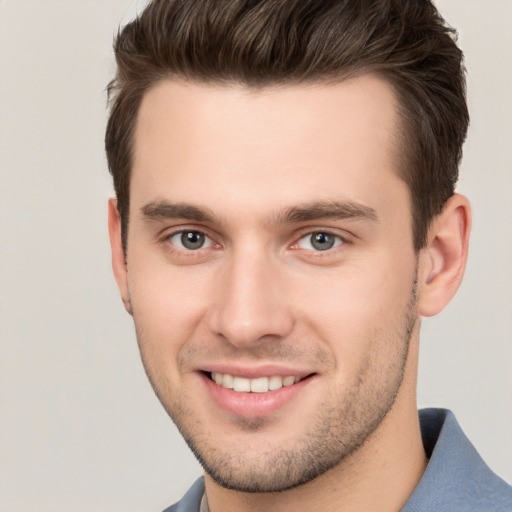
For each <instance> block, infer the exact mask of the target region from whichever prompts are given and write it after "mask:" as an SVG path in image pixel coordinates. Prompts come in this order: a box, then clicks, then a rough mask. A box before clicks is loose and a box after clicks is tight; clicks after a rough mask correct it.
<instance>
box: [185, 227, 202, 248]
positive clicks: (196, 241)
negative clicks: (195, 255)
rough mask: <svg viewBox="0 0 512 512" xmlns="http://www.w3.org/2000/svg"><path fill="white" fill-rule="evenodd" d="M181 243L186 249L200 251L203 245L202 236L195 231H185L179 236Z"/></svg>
mask: <svg viewBox="0 0 512 512" xmlns="http://www.w3.org/2000/svg"><path fill="white" fill-rule="evenodd" d="M181 243H182V244H183V247H186V248H187V249H200V248H201V247H202V246H203V244H204V235H203V234H202V233H199V232H197V231H185V232H184V233H182V234H181Z"/></svg>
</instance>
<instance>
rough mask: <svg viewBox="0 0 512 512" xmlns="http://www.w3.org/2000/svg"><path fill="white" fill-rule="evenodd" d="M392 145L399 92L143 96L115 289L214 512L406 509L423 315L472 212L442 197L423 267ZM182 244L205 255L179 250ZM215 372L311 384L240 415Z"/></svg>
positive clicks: (367, 86) (164, 91) (163, 86)
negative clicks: (202, 475)
mask: <svg viewBox="0 0 512 512" xmlns="http://www.w3.org/2000/svg"><path fill="white" fill-rule="evenodd" d="M398 134H399V119H398V116H397V114H396V103H395V97H394V95H393V91H392V89H391V88H390V86H389V85H388V84H387V83H386V82H385V81H383V80H382V79H379V78H377V77H374V76H371V75H366V76H362V77H359V78H357V79H353V80H350V81H345V82H341V83H338V84H331V85H326V84H321V85H309V86H306V85H300V86H289V87H280V88H272V89H264V90H251V89H247V88H244V87H242V86H238V85H237V86H235V85H233V86H214V85H199V84H190V83H184V82H178V81H165V82H162V83H160V84H158V85H156V86H155V87H153V88H152V89H151V90H150V91H149V92H148V93H147V94H146V96H145V97H144V99H143V102H142V105H141V108H140V112H139V117H138V121H137V127H136V133H135V148H134V149H135V151H134V162H133V169H132V177H131V195H130V208H131V209H130V218H129V232H128V249H127V253H126V254H124V253H123V250H122V247H121V236H120V221H119V218H118V215H117V210H116V204H115V200H112V201H111V202H110V206H109V227H110V235H111V242H112V250H113V267H114V273H115V275H116V279H117V282H118V285H119V289H120V292H121V297H122V299H123V301H124V303H125V307H126V308H127V310H128V311H129V312H130V313H131V314H133V317H134V321H135V326H136V330H137V338H138V343H139V347H140V351H141V355H142V360H143V363H144V366H145V369H146V372H147V374H148V377H149V379H150V381H151V383H152V385H153V388H154V389H155V392H156V394H157V395H158V397H159V399H160V401H161V402H162V404H163V406H164V407H165V408H166V410H167V411H168V413H169V414H170V416H171V417H172V419H173V420H174V422H175V423H176V424H177V426H178V428H179V429H180V431H181V433H182V434H183V435H184V437H185V439H186V440H187V441H188V443H189V445H190V446H191V448H192V449H193V450H194V452H195V453H196V455H197V456H198V457H199V459H200V460H201V461H202V463H203V465H204V467H205V468H206V488H207V497H208V503H209V506H210V510H211V511H212V512H217V511H220V510H223V511H226V510H227V511H230V510H233V511H234V510H238V511H240V510H242V511H243V510H264V509H265V510H266V509H268V508H270V507H272V509H273V510H297V509H304V508H306V507H307V508H308V509H311V510H323V511H329V510H380V511H383V510H390V511H391V510H398V509H400V508H401V507H402V506H403V504H404V503H405V502H406V501H407V498H408V497H409V495H410V494H411V493H412V491H413V489H414V487H415V486H416V484H417V482H418V481H419V479H420V478H421V474H422V472H423V470H424V468H425V464H426V459H425V454H424V452H423V447H422V442H421V435H420V431H419V425H418V418H417V408H416V399H415V388H416V372H417V355H418V341H419V324H420V316H421V315H432V314H436V313H437V312H439V311H440V310H441V309H442V308H443V307H444V306H445V305H446V304H447V302H448V301H449V300H450V298H451V297H452V296H453V294H454V293H455V291H456V289H457V287H458V285H459V283H460V280H461V278H462V274H463V270H464V265H465V260H466V254H467V240H468V233H469V205H468V203H467V200H466V199H465V198H463V197H462V196H459V195H455V196H454V197H453V198H452V199H450V200H449V201H448V202H447V204H446V206H445V209H444V211H443V213H442V214H441V215H440V216H439V217H438V218H436V219H435V221H434V222H433V224H432V227H431V229H430V233H429V240H428V243H427V246H426V247H425V248H424V249H423V250H422V251H420V253H419V254H417V253H416V252H415V251H414V249H413V244H412V228H411V214H410V199H409V192H408V189H407V186H406V185H405V183H404V182H403V181H402V180H401V179H400V178H399V176H398V167H397V166H398V165H399V164H398V163H399V161H400V158H399V145H398V143H397V140H398ZM183 232H188V233H190V232H193V233H201V234H204V235H205V236H206V238H205V244H204V245H203V246H202V247H200V248H198V249H193V250H191V249H187V248H186V247H185V246H184V245H183V243H182V237H181V234H182V233H183ZM312 233H314V234H315V233H316V234H319V233H328V234H330V235H331V236H333V237H334V238H333V240H334V241H335V244H334V246H333V247H332V248H330V249H328V250H318V249H316V248H315V247H314V246H313V245H311V234H312ZM193 236H196V235H193ZM212 370H213V371H220V372H222V373H236V372H238V374H239V375H240V376H255V375H256V374H257V376H259V375H260V374H265V373H267V374H268V375H275V374H278V375H279V374H281V375H282V374H283V373H286V372H290V374H292V375H295V374H300V375H301V376H308V378H307V379H305V380H304V381H303V382H301V383H300V386H297V385H296V386H297V387H296V388H293V389H294V390H295V391H294V392H293V393H292V394H291V395H290V397H289V398H287V399H286V400H284V402H283V403H282V404H280V405H279V406H278V407H275V408H273V409H269V410H268V411H267V410H266V409H265V405H264V406H263V408H262V409H254V410H256V411H258V413H257V414H256V413H255V414H252V413H250V412H249V413H248V412H247V410H246V409H243V410H242V409H240V411H239V413H237V411H238V409H237V404H236V403H235V402H234V401H233V400H235V399H234V398H232V395H229V394H228V398H227V402H229V403H230V404H231V405H233V404H234V405H233V408H232V409H229V410H226V408H225V407H223V406H222V405H219V403H218V402H217V401H216V399H215V398H214V395H212V392H211V390H212V389H216V388H212V386H215V384H213V383H211V382H210V381H209V379H208V377H206V376H205V373H206V372H209V371H212ZM231 393H233V392H231ZM270 491H280V492H270Z"/></svg>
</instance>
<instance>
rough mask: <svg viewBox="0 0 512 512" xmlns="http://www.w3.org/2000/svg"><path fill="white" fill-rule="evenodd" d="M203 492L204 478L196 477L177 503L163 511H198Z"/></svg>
mask: <svg viewBox="0 0 512 512" xmlns="http://www.w3.org/2000/svg"><path fill="white" fill-rule="evenodd" d="M203 494H204V478H203V477H201V478H198V479H197V480H196V481H195V482H194V485H192V487H191V488H190V489H189V490H188V491H187V493H186V494H185V496H183V498H181V500H180V501H178V503H175V504H174V505H171V506H170V507H168V508H166V509H165V510H164V511H163V512H199V508H200V506H201V498H202V497H203Z"/></svg>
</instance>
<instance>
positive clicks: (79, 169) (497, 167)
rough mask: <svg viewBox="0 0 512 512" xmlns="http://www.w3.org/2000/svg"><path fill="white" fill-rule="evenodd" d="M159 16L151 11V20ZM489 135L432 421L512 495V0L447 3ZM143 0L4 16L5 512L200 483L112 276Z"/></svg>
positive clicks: (428, 378)
mask: <svg viewBox="0 0 512 512" xmlns="http://www.w3.org/2000/svg"><path fill="white" fill-rule="evenodd" d="M142 5H143V2H142V1H141V2H139V3H138V8H140V7H141V6H142ZM438 5H439V7H440V10H441V12H442V13H443V14H444V16H445V17H446V19H447V20H448V21H449V22H450V23H452V24H453V25H454V26H456V27H458V28H459V31H460V43H461V45H462V47H463V49H464V50H465V52H466V59H467V67H468V70H469V84H468V86H469V101H470V108H471V113H472V126H471V131H470V135H469V139H468V142H467V145H466V147H465V158H464V164H463V167H462V181H461V184H460V187H459V189H460V191H462V192H464V193H465V194H467V195H468V196H470V198H471V199H472V201H473V207H474V231H473V238H472V247H471V254H470V260H469V266H468V270H467V275H466V279H465V282H464V284H463V286H462V289H461V290H460V292H459V294H458V296H457V297H456V299H455V300H454V301H453V303H452V304H451V305H450V306H449V307H448V308H447V310H446V311H445V312H443V313H442V314H441V315H440V316H439V317H437V318H435V319H429V320H427V321H425V322H424V326H423V337H422V353H421V365H420V379H419V380H420V382H419V402H420V405H421V406H430V405H443V406H446V407H449V408H452V409H453V410H454V411H455V413H456V414H457V416H458V418H459V421H460V423H461V424H462V425H463V427H464V429H465V431H466V432H467V434H468V435H469V437H470V438H471V439H472V441H473V442H474V444H475V445H476V447H477V448H478V449H479V451H480V452H481V453H482V455H483V456H484V458H485V459H486V460H487V461H488V463H489V464H490V466H491V467H493V468H494V469H495V470H496V471H497V472H498V473H500V474H501V475H502V476H503V477H504V478H506V479H507V480H508V481H512V463H511V459H512V439H511V437H512V436H511V433H512V372H511V366H512V364H511V363H512V343H511V341H512V264H511V259H512V202H511V196H512V172H511V170H512V152H511V143H512V100H511V91H512V59H511V58H510V54H511V51H512V35H511V34H512V31H511V30H510V27H511V25H512V2H511V1H510V0H487V1H485V2H484V1H483V0H443V1H441V0H439V1H438ZM136 9H137V5H136V4H135V2H133V1H130V0H87V1H79V0H0V80H1V82H0V169H1V183H0V294H1V298H0V310H1V318H0V329H1V331H0V335H1V345H0V510H2V511H9V512H18V511H28V510H32V509H34V510H38V511H40V512H46V511H48V512H49V511H52V512H56V511H57V512H58V511H65V510H73V511H75V512H81V511H94V512H101V511H118V510H123V511H126V512H131V511H139V510H155V511H158V510H161V509H162V508H164V506H166V505H168V504H170V503H171V502H172V501H174V500H176V499H178V498H179V497H180V496H181V494H182V493H183V492H184V491H185V489H186V488H187V487H188V485H189V484H190V483H191V482H192V481H193V479H194V478H195V476H197V475H199V474H200V469H199V467H198V466H197V464H196V463H195V461H194V460H193V458H192V456H191V455H190V454H189V453H188V450H187V448H186V447H185V446H184V444H183V442H182V441H181V439H180V438H179V436H178V434H177V433H176V431H175V429H174V427H173V426H172V424H171V422H170V420H169V419H168V418H167V417H166V415H165V413H164V412H163V410H162V409H161V407H160V405H159V404H158V403H157V400H156V398H154V396H153V394H152V391H151V389H150V387H149V384H148V383H147V382H146V378H145V375H144V373H143V370H142V368H141V364H140V362H139V357H138V352H137V348H136V343H135V337H134V334H133V328H132V324H131V319H130V318H129V317H128V315H126V314H125V313H124V310H123V308H122V306H121V302H120V300H119V299H118V295H117V289H116V287H115V284H114V280H113V278H112V276H111V271H110V260H109V247H108V240H107V230H106V201H107V198H108V197H109V195H110V194H111V185H110V178H109V176H108V174H107V169H106V164H105V158H104V155H103V146H102V142H103V141H102V139H103V129H104V124H105V119H106V109H105V94H104V87H105V85H106V83H107V81H108V79H109V78H110V77H111V75H112V73H113V69H114V68H113V62H112V55H111V49H110V48H111V40H112V35H113V33H114V32H115V31H116V29H117V24H118V23H119V22H120V21H121V20H123V21H127V20H128V19H130V18H131V17H132V16H133V14H134V13H135V11H136Z"/></svg>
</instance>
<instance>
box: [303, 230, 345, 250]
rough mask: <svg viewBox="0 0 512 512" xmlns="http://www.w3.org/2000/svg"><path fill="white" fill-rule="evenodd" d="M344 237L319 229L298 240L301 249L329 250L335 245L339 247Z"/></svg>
mask: <svg viewBox="0 0 512 512" xmlns="http://www.w3.org/2000/svg"><path fill="white" fill-rule="evenodd" d="M343 242H344V241H343V239H342V238H341V237H340V236H338V235H333V234H332V233H326V232H323V231H317V232H315V233H309V234H307V235H306V236H303V237H302V238H301V239H300V240H299V241H298V242H297V247H299V249H306V250H308V251H328V250H329V249H332V248H333V247H337V246H338V245H341V244H342V243H343Z"/></svg>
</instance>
